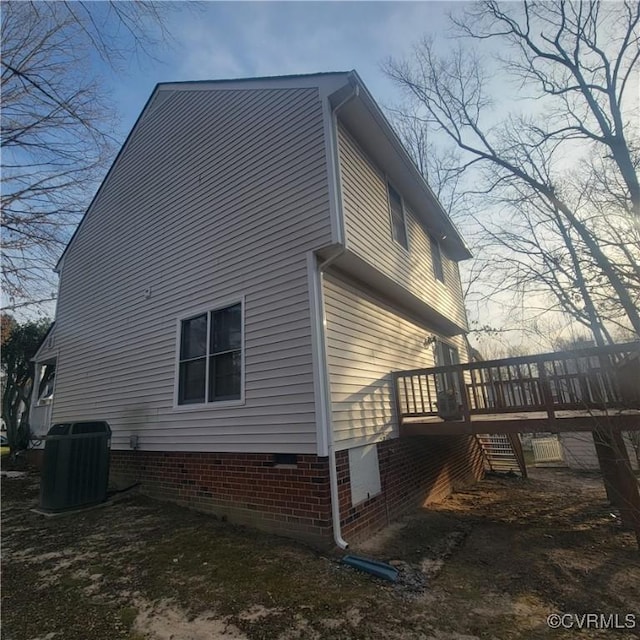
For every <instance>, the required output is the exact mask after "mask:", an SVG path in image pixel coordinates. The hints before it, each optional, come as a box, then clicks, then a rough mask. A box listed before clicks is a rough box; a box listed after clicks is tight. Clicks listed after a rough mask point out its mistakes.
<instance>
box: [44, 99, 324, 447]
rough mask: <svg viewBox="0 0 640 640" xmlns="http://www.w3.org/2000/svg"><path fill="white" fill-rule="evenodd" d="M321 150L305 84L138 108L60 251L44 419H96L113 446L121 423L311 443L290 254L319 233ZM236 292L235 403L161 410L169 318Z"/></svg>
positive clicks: (302, 336)
mask: <svg viewBox="0 0 640 640" xmlns="http://www.w3.org/2000/svg"><path fill="white" fill-rule="evenodd" d="M324 149H325V143H324V134H323V117H322V107H321V102H320V99H319V95H318V91H317V90H316V89H273V90H267V89H264V90H263V89H260V90H256V89H254V90H251V89H246V90H244V89H240V90H224V89H215V90H211V91H209V90H193V91H191V90H188V89H184V90H179V91H173V92H168V95H167V97H166V98H164V99H163V100H156V101H155V102H154V103H153V105H152V109H151V111H150V112H148V113H147V114H145V115H144V116H143V118H142V120H141V121H140V122H139V124H138V126H137V127H136V130H135V131H134V133H133V135H132V136H131V138H130V140H129V143H128V145H127V147H126V148H125V150H124V152H123V153H122V154H121V157H120V158H119V160H118V162H117V164H116V165H115V166H114V168H113V169H112V171H111V174H110V176H109V179H108V182H107V183H106V184H105V185H104V187H103V188H102V190H101V192H100V195H99V197H98V198H97V200H96V202H95V203H94V204H93V206H92V209H91V211H90V213H89V214H88V216H87V217H86V219H85V221H84V223H83V224H82V226H81V228H80V231H79V233H78V235H77V237H76V238H75V240H74V242H73V243H72V245H71V246H70V248H69V249H68V251H67V254H66V255H65V258H64V267H63V278H62V284H61V289H60V295H59V301H58V315H57V324H56V341H57V347H58V348H59V350H60V357H59V360H58V379H57V395H56V402H55V408H54V421H56V422H61V421H68V420H81V419H100V420H107V421H108V422H109V424H110V425H111V427H112V429H113V432H114V435H113V447H114V448H116V449H122V448H128V443H129V435H130V434H136V435H138V436H139V444H140V448H141V449H146V450H159V451H163V450H164V451H176V450H178V451H247V452H274V451H277V452H280V453H314V452H315V451H316V420H315V405H314V387H313V370H312V357H311V351H312V345H311V319H310V313H309V292H308V284H307V269H306V253H307V252H308V251H310V250H312V249H315V248H318V247H320V246H323V245H326V244H329V243H330V242H331V228H330V215H329V201H328V180H327V172H326V158H325V152H324ZM241 295H242V296H244V308H243V311H244V349H245V351H244V359H245V370H244V404H243V405H242V406H231V407H229V406H216V403H211V404H212V406H205V407H201V408H193V407H189V410H182V409H183V408H182V407H178V408H174V406H173V403H174V388H175V383H176V364H175V363H176V353H177V350H178V349H179V344H178V340H179V338H178V335H177V331H176V322H177V319H178V318H180V317H185V313H188V312H189V310H190V309H194V310H198V309H200V310H205V309H213V308H215V305H216V304H217V303H218V302H219V301H222V300H234V299H235V300H237V299H238V298H239V297H240V296H241ZM220 404H221V405H222V404H224V403H220Z"/></svg>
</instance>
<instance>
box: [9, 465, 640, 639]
mask: <svg viewBox="0 0 640 640" xmlns="http://www.w3.org/2000/svg"><path fill="white" fill-rule="evenodd" d="M37 489H38V485H37V477H36V476H34V475H33V474H32V475H30V476H27V478H26V479H6V480H4V482H3V483H2V492H3V502H2V512H3V603H2V614H3V615H2V619H3V625H2V633H3V638H4V637H6V638H7V639H8V640H9V639H11V640H35V639H36V638H44V637H47V639H48V640H103V639H104V640H169V639H170V638H172V637H173V638H175V639H177V640H181V639H183V638H190V639H192V640H210V639H222V640H225V639H227V638H228V639H234V640H243V639H250V640H261V639H264V640H271V639H279V640H288V639H294V638H300V639H305V640H306V639H307V638H311V639H316V640H323V639H324V640H340V639H345V640H346V639H355V640H357V639H362V640H365V639H369V638H390V639H391V640H393V639H403V638H411V639H414V638H416V639H418V638H422V639H424V640H431V639H437V640H462V639H463V638H464V640H472V639H474V638H475V639H485V638H486V639H487V640H488V639H489V638H497V639H499V640H509V639H511V638H513V639H522V640H525V639H526V640H528V639H534V640H535V639H537V638H539V639H546V638H548V639H551V638H553V639H554V640H556V639H561V638H565V637H566V638H574V637H577V636H576V633H575V632H569V631H556V630H549V629H548V628H547V626H546V623H545V620H546V616H547V615H548V614H549V613H552V612H570V613H587V612H603V613H630V612H635V609H637V603H638V602H640V567H639V563H638V552H637V550H635V549H634V545H633V538H632V536H631V535H630V534H628V533H625V532H622V531H620V530H619V529H617V528H616V526H615V524H613V523H612V520H611V518H610V517H609V515H608V509H607V508H606V504H605V503H604V492H603V490H602V489H601V488H600V486H599V483H598V482H597V480H594V479H592V478H589V477H586V478H576V477H575V476H571V475H570V474H568V473H567V472H564V471H560V470H555V469H549V470H545V471H544V472H540V473H539V477H537V478H534V479H533V480H530V481H520V480H499V479H498V480H488V481H484V482H482V483H479V484H478V485H476V486H475V487H473V488H472V489H470V490H468V491H465V492H461V493H458V494H456V495H455V496H453V497H452V498H451V499H449V500H448V501H446V502H445V503H444V504H442V505H440V506H439V507H436V508H432V509H429V510H423V511H420V512H418V513H416V514H415V515H413V516H412V517H410V518H408V519H407V520H406V521H404V522H403V523H402V524H400V525H396V526H394V527H392V528H390V529H389V530H387V531H386V532H385V533H384V534H383V535H380V536H377V537H376V538H374V539H372V540H371V541H369V542H368V543H367V544H365V545H361V547H360V548H359V549H356V550H355V551H356V552H361V553H363V554H366V555H370V556H373V557H377V558H379V559H382V560H386V561H393V562H394V563H396V565H397V566H399V567H400V568H401V575H403V577H407V576H408V577H411V576H414V577H415V576H416V575H418V574H420V575H421V576H423V579H422V580H418V581H417V582H414V583H412V584H411V585H409V586H411V588H408V586H407V583H405V584H403V585H391V584H389V583H384V582H381V581H378V580H376V579H374V578H372V577H370V576H368V575H366V574H361V573H358V572H356V571H354V570H352V569H350V568H348V567H345V566H343V565H341V564H339V562H338V560H339V558H338V557H337V556H334V555H331V554H323V553H320V552H318V551H316V550H313V549H310V548H308V547H305V546H302V545H299V544H296V543H294V542H291V541H287V540H285V539H282V538H278V537H275V536H269V535H266V534H262V533H259V532H256V531H252V530H249V529H245V528H242V527H235V526H233V525H230V524H226V523H223V522H219V521H217V520H215V519H214V518H213V517H212V516H208V515H204V514H199V513H196V512H192V511H189V510H186V509H182V508H179V507H176V506H173V505H168V504H161V503H157V502H154V501H152V500H149V499H146V498H144V497H141V496H135V497H131V498H128V499H125V500H121V501H119V502H116V503H114V504H113V505H111V506H107V507H104V508H102V509H97V510H93V511H87V512H84V513H81V514H75V515H69V516H65V517H61V518H54V519H45V518H42V517H40V516H38V515H36V514H34V513H31V512H30V511H29V510H28V509H29V507H30V506H32V505H33V504H34V503H35V502H36V500H37ZM425 585H426V587H425ZM639 619H640V616H639ZM626 633H627V632H626V631H621V632H619V633H615V637H616V638H626V637H629V638H631V637H636V636H635V635H633V634H631V632H629V635H625V634H626ZM580 637H586V636H582V635H581V636H580ZM588 637H589V638H610V637H611V632H610V631H602V632H600V631H589V635H588Z"/></svg>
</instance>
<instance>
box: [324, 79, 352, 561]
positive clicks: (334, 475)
mask: <svg viewBox="0 0 640 640" xmlns="http://www.w3.org/2000/svg"><path fill="white" fill-rule="evenodd" d="M359 94H360V87H359V86H358V85H354V86H353V91H352V92H351V93H350V94H349V95H348V96H347V97H346V98H345V99H344V100H342V102H340V103H339V104H337V105H336V106H335V107H334V108H333V112H332V114H331V116H332V117H331V134H332V144H331V152H332V155H333V158H332V165H333V172H332V173H333V176H332V177H331V179H333V180H334V181H335V182H334V186H335V188H334V193H335V194H336V202H335V206H336V208H337V211H338V220H339V229H338V234H339V236H338V237H339V238H340V240H341V241H342V244H343V246H342V247H341V248H340V249H339V250H338V251H337V252H336V253H334V254H333V255H332V256H330V257H329V258H327V259H326V260H325V261H324V262H322V263H321V264H319V265H318V286H319V289H320V291H319V294H320V295H319V300H318V302H319V304H318V307H319V309H318V311H319V316H320V326H319V329H320V331H321V336H322V351H323V357H322V364H323V369H324V371H323V374H324V376H325V380H326V384H325V385H324V388H325V398H324V401H325V403H326V405H325V406H326V420H325V428H326V440H327V450H328V454H329V486H330V493H331V519H332V522H333V540H334V542H335V543H336V545H337V546H338V547H339V548H340V549H346V548H347V547H348V546H349V543H348V542H347V541H346V540H345V539H344V538H343V537H342V527H341V526H340V497H339V494H338V470H337V468H336V445H335V437H334V433H333V421H332V419H331V386H330V380H329V367H328V365H327V334H326V331H325V326H326V315H325V305H324V280H323V274H324V272H325V270H326V269H327V268H328V267H329V266H330V265H331V264H332V263H333V262H334V261H335V260H337V259H338V258H339V257H340V256H341V255H342V254H343V253H344V252H345V251H346V250H347V249H346V238H345V235H344V216H343V215H342V192H341V184H342V181H341V180H340V160H339V157H338V142H337V133H338V127H337V113H338V110H339V109H341V108H342V107H343V106H344V105H345V104H347V103H348V102H349V101H351V100H352V99H353V98H355V97H357V96H358V95H359Z"/></svg>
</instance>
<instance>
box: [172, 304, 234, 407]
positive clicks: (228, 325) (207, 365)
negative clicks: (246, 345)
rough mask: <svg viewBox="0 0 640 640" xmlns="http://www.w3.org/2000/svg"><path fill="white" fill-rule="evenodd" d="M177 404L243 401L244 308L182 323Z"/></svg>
mask: <svg viewBox="0 0 640 640" xmlns="http://www.w3.org/2000/svg"><path fill="white" fill-rule="evenodd" d="M178 376H179V379H178V404H179V405H184V404H202V403H205V402H223V401H228V400H240V399H241V397H242V304H241V303H237V304H234V305H232V306H228V307H224V308H222V309H216V310H214V311H209V312H206V313H201V314H200V315H197V316H193V317H191V318H188V319H186V320H182V321H181V323H180V363H179V373H178Z"/></svg>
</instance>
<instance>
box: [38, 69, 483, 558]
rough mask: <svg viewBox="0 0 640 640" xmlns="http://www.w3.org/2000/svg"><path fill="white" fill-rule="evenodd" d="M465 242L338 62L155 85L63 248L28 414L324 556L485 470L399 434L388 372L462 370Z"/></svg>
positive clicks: (123, 473)
mask: <svg viewBox="0 0 640 640" xmlns="http://www.w3.org/2000/svg"><path fill="white" fill-rule="evenodd" d="M469 255H470V254H469V251H468V249H467V248H466V247H465V244H464V242H463V240H462V239H461V237H460V235H459V233H458V231H457V230H456V228H455V227H454V225H453V224H452V222H451V221H450V219H449V218H448V216H447V214H446V212H445V211H444V210H443V209H442V207H441V205H440V204H439V202H438V200H437V199H436V198H435V196H434V194H433V193H432V192H431V190H430V189H429V187H428V186H427V184H426V183H425V181H424V180H423V178H422V177H421V175H420V174H419V172H418V171H417V169H416V167H415V166H414V164H413V163H412V162H411V160H410V158H409V156H408V155H407V153H406V151H405V150H404V149H403V147H402V145H401V144H400V142H399V140H398V138H397V137H396V135H395V134H394V132H393V131H392V129H391V127H390V125H389V123H388V122H387V120H386V119H385V117H384V116H383V114H382V112H381V110H380V108H379V107H378V106H377V105H376V103H375V102H374V100H373V98H372V97H371V95H370V93H369V92H368V90H367V89H366V87H365V86H364V84H363V83H362V81H361V79H360V78H359V77H358V75H357V73H356V72H354V71H352V72H347V73H324V74H315V75H300V76H285V77H269V78H253V79H241V80H225V81H212V82H181V83H166V84H160V85H158V86H157V87H156V89H155V90H154V92H153V95H152V96H151V98H150V99H149V101H148V103H147V105H146V106H145V108H144V110H143V112H142V114H141V115H140V117H139V119H138V121H137V122H136V124H135V126H134V128H133V130H132V131H131V133H130V135H129V137H128V138H127V140H126V142H125V144H124V146H123V148H122V150H121V151H120V153H119V155H118V157H117V158H116V160H115V162H114V164H113V166H112V168H111V169H110V171H109V173H108V175H107V176H106V178H105V180H104V182H103V184H102V186H101V187H100V189H99V191H98V193H97V194H96V196H95V198H94V200H93V202H92V204H91V205H90V207H89V209H88V211H87V213H86V215H85V217H84V219H83V220H82V223H81V224H80V226H79V227H78V229H77V231H76V233H75V235H74V236H73V238H72V239H71V241H70V243H69V245H68V247H67V248H66V250H65V252H64V254H63V256H62V258H61V259H60V262H59V265H58V271H59V274H60V291H59V297H58V306H57V313H56V321H55V327H54V329H53V330H52V331H51V332H50V334H49V336H48V337H47V339H46V340H45V341H44V342H43V344H42V347H41V348H40V350H39V352H38V354H37V355H36V361H37V364H38V371H39V372H41V375H43V376H49V378H48V383H47V384H44V385H43V384H41V383H38V384H36V385H35V387H36V389H40V390H41V393H42V394H44V395H41V396H40V397H39V398H38V397H36V398H34V402H33V405H34V411H33V413H32V427H33V428H34V429H35V430H36V431H38V430H39V433H41V434H43V433H45V432H46V430H47V428H48V426H49V424H52V423H59V422H68V421H78V420H106V421H107V422H108V423H109V424H110V426H111V428H112V431H113V436H112V457H111V475H112V480H113V481H114V482H116V483H120V484H125V483H128V484H130V483H132V482H141V487H142V490H143V491H145V492H146V493H148V494H150V495H152V496H155V497H158V498H162V499H168V500H174V501H176V502H179V503H182V504H186V505H189V506H192V507H195V508H198V509H203V510H208V511H211V512H213V513H216V514H218V515H220V516H225V517H227V518H228V519H229V520H230V521H233V522H240V523H245V524H250V525H252V526H256V527H259V528H262V529H265V530H270V531H275V532H278V533H284V534H287V535H293V536H299V537H304V538H308V539H312V540H317V541H324V542H327V541H331V540H332V539H333V540H334V541H335V543H336V544H338V545H339V546H341V547H344V546H345V545H346V544H347V542H351V541H355V540H358V539H360V538H362V537H364V536H366V535H369V534H371V533H372V532H374V531H375V530H377V529H379V528H381V527H383V526H385V525H386V524H387V523H388V522H389V521H390V520H392V519H393V518H396V517H397V516H398V515H400V514H401V513H402V512H404V511H406V510H407V509H409V508H411V507H413V506H415V505H418V504H425V503H427V502H429V501H434V500H439V499H442V498H443V497H445V496H446V495H448V494H449V493H450V492H451V491H452V489H453V488H454V487H455V486H456V485H458V484H462V483H466V482H469V481H472V480H474V479H476V478H478V477H479V474H480V473H481V472H482V454H481V451H480V449H479V448H478V444H477V442H476V440H475V439H474V438H473V437H472V436H467V435H454V436H448V435H444V436H434V437H416V438H407V439H405V438H401V437H399V430H398V421H397V419H396V414H395V406H394V400H393V393H392V383H391V375H390V374H391V372H392V371H395V370H400V369H412V368H416V367H427V366H434V364H436V363H441V364H446V363H453V362H457V361H463V362H464V361H466V359H467V347H466V344H465V339H464V335H465V331H466V330H467V320H466V316H465V310H464V305H463V300H462V288H461V284H460V276H459V272H458V262H459V261H461V260H464V259H466V258H468V257H469ZM54 370H55V375H53V373H52V372H53V371H54ZM49 383H50V384H49Z"/></svg>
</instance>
